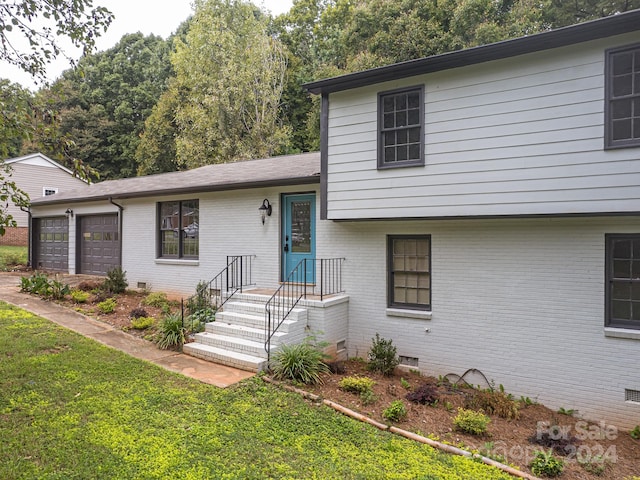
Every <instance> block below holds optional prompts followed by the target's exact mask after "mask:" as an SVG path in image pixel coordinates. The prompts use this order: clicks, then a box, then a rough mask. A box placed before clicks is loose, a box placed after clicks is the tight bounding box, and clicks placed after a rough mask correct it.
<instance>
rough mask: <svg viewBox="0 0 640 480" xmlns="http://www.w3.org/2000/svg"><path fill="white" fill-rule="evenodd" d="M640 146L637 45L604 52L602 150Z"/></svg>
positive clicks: (638, 47)
mask: <svg viewBox="0 0 640 480" xmlns="http://www.w3.org/2000/svg"><path fill="white" fill-rule="evenodd" d="M633 146H640V44H636V45H631V46H626V47H621V48H615V49H611V50H607V52H606V62H605V148H620V147H633Z"/></svg>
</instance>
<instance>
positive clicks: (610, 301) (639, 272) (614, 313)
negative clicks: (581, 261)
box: [605, 234, 640, 329]
mask: <svg viewBox="0 0 640 480" xmlns="http://www.w3.org/2000/svg"><path fill="white" fill-rule="evenodd" d="M605 251H606V259H605V268H606V292H605V304H606V318H605V324H606V326H607V327H620V328H635V329H640V234H620V235H607V236H606V237H605Z"/></svg>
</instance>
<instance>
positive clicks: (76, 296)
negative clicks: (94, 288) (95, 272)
mask: <svg viewBox="0 0 640 480" xmlns="http://www.w3.org/2000/svg"><path fill="white" fill-rule="evenodd" d="M71 300H73V301H74V302H76V303H86V302H87V300H89V293H88V292H83V291H82V290H71Z"/></svg>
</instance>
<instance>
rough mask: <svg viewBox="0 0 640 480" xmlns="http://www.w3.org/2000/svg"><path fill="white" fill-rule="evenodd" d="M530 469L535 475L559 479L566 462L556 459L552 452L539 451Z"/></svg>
mask: <svg viewBox="0 0 640 480" xmlns="http://www.w3.org/2000/svg"><path fill="white" fill-rule="evenodd" d="M529 467H531V471H532V472H533V474H534V475H544V476H545V477H557V476H558V475H560V474H561V473H562V470H563V469H564V462H563V461H562V459H560V458H556V457H554V456H553V451H552V450H549V451H548V452H544V451H541V450H537V451H536V452H535V453H534V457H533V460H532V461H531V463H530V464H529Z"/></svg>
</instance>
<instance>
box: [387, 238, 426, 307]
mask: <svg viewBox="0 0 640 480" xmlns="http://www.w3.org/2000/svg"><path fill="white" fill-rule="evenodd" d="M387 241H388V249H389V252H388V254H387V256H388V260H389V267H388V287H389V302H388V303H389V306H390V307H400V308H414V309H419V310H429V309H430V308H431V237H430V236H429V235H390V236H389V237H388V238H387Z"/></svg>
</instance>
